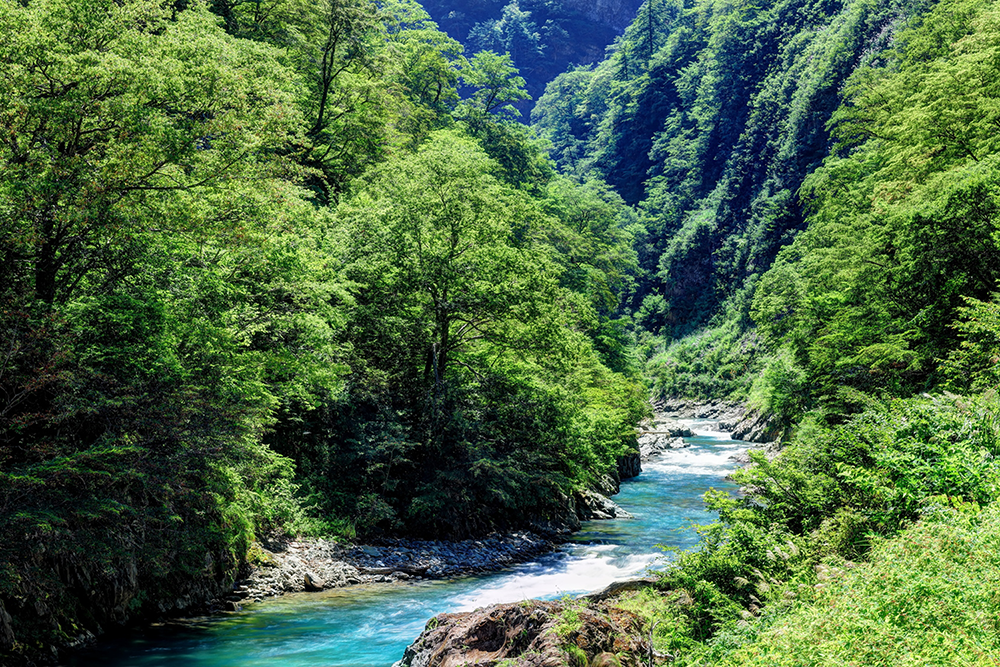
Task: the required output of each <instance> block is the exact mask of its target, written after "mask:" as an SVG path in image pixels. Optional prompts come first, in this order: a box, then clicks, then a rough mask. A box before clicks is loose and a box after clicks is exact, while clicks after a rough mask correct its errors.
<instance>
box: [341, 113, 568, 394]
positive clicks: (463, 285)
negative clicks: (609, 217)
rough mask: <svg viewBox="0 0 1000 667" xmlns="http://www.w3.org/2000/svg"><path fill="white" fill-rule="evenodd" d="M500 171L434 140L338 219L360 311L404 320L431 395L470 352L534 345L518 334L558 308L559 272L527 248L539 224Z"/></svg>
mask: <svg viewBox="0 0 1000 667" xmlns="http://www.w3.org/2000/svg"><path fill="white" fill-rule="evenodd" d="M493 169H494V167H493V163H492V162H491V161H490V160H489V158H488V157H487V156H486V155H485V153H483V152H482V151H481V150H480V149H479V148H478V147H477V146H476V145H475V144H474V143H473V142H471V141H470V140H468V139H465V138H463V137H461V136H460V135H458V134H456V133H454V132H439V133H435V134H434V135H432V137H431V139H430V140H429V142H428V143H427V144H426V145H425V146H423V147H422V148H421V149H420V150H419V151H418V152H417V154H416V155H413V156H406V157H402V158H400V159H397V160H394V161H392V162H391V163H388V164H387V165H386V166H385V167H383V168H380V169H378V170H376V171H375V172H373V173H372V174H371V176H370V178H369V179H368V184H367V185H366V187H364V188H362V189H359V190H358V192H356V193H355V194H354V195H353V196H352V197H351V199H350V201H348V202H346V203H345V205H344V206H343V207H342V208H341V209H340V216H341V217H342V219H344V221H345V230H347V234H348V238H349V239H351V250H350V255H349V259H348V269H347V275H348V277H349V278H350V279H351V280H352V281H354V282H356V283H358V284H359V285H360V286H362V292H361V293H360V294H359V299H363V300H364V301H366V302H368V303H370V304H371V306H372V307H375V308H378V309H379V310H380V311H381V312H382V313H383V316H387V317H393V318H402V319H403V321H404V322H405V323H404V324H402V325H401V326H400V329H401V330H405V331H407V332H408V335H409V336H411V337H412V338H411V340H412V341H413V342H412V343H411V345H413V346H417V347H419V348H422V349H419V353H418V354H419V355H420V365H421V366H422V369H423V376H424V378H425V380H428V381H431V382H433V383H434V384H440V383H442V382H443V381H444V380H445V379H446V377H447V375H448V373H449V370H450V369H451V367H452V366H453V365H455V364H456V363H460V362H461V361H462V359H461V352H462V351H464V350H467V349H468V348H469V347H470V346H471V345H474V344H477V343H489V344H490V345H492V346H494V347H497V348H499V349H504V348H510V347H512V346H513V345H514V344H515V342H518V343H521V344H529V345H530V342H529V341H528V340H526V339H520V340H519V338H518V330H519V329H520V328H521V325H520V324H519V323H520V322H524V323H528V322H536V321H544V320H545V318H544V315H543V314H544V310H545V304H547V303H548V304H551V302H552V300H553V298H554V297H553V289H554V287H555V280H554V275H553V269H552V267H551V266H549V265H547V263H546V262H545V261H544V258H543V257H541V256H539V255H538V254H537V253H536V252H534V250H533V249H532V247H531V241H530V239H531V235H532V232H533V228H534V227H536V226H537V221H538V220H539V219H540V213H539V212H538V211H537V209H536V208H535V207H534V206H533V204H532V203H531V202H530V200H529V199H528V198H527V197H526V196H525V195H523V194H521V193H519V192H517V191H516V190H514V189H513V188H510V187H509V186H505V185H503V184H502V183H500V182H498V181H497V180H496V178H495V177H494V176H493V175H492V174H491V172H492V171H493ZM387 302H388V303H391V304H392V305H391V306H389V308H388V310H386V306H387V305H388V303H387ZM385 352H386V353H388V354H390V355H396V354H397V352H396V351H393V350H386V351H385Z"/></svg>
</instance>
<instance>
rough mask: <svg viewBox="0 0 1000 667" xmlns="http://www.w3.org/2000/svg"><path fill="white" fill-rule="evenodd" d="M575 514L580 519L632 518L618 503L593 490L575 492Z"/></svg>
mask: <svg viewBox="0 0 1000 667" xmlns="http://www.w3.org/2000/svg"><path fill="white" fill-rule="evenodd" d="M576 515H577V516H578V517H580V520H581V521H592V520H595V519H632V518H634V517H633V516H632V515H631V514H629V513H628V512H626V511H625V510H624V509H622V508H621V507H620V506H619V505H618V503H616V502H615V501H613V500H611V499H610V498H608V497H607V496H602V495H601V494H599V493H595V492H594V491H581V492H580V493H577V494H576Z"/></svg>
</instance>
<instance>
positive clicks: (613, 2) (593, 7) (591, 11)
mask: <svg viewBox="0 0 1000 667" xmlns="http://www.w3.org/2000/svg"><path fill="white" fill-rule="evenodd" d="M642 3H643V0H563V5H564V6H565V7H566V8H567V9H571V10H574V11H577V12H580V13H581V14H583V15H584V16H586V17H587V18H588V19H590V20H591V21H594V22H595V23H600V24H601V25H604V26H607V27H609V28H611V29H613V30H615V31H616V32H622V31H623V30H625V28H627V27H628V25H629V23H631V22H632V19H634V18H635V14H636V12H637V11H638V10H639V7H641V6H642Z"/></svg>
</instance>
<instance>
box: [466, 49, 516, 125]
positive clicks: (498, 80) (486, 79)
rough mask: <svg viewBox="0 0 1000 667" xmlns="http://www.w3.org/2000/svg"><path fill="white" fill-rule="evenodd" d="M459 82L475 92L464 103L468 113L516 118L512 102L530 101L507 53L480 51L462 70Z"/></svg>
mask: <svg viewBox="0 0 1000 667" xmlns="http://www.w3.org/2000/svg"><path fill="white" fill-rule="evenodd" d="M462 81H463V83H465V85H466V86H469V87H470V88H474V89H475V91H474V92H473V93H472V96H471V98H470V99H469V101H468V102H467V103H468V105H469V107H470V109H471V110H477V111H481V112H483V113H487V114H491V113H498V114H499V115H501V116H506V117H511V118H516V117H517V116H520V113H519V112H518V111H517V109H515V108H514V107H513V106H512V103H513V102H517V101H518V100H526V99H530V96H529V95H528V92H527V91H526V90H524V79H523V78H522V77H521V76H520V75H519V74H518V72H517V68H516V67H514V63H513V61H512V60H511V58H510V55H508V54H504V55H498V54H496V53H494V52H493V51H480V52H479V53H477V54H476V55H475V56H474V57H473V58H472V60H470V61H469V64H468V65H467V66H466V67H465V68H464V69H463V70H462Z"/></svg>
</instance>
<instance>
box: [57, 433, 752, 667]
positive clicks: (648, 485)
mask: <svg viewBox="0 0 1000 667" xmlns="http://www.w3.org/2000/svg"><path fill="white" fill-rule="evenodd" d="M688 423H690V424H691V429H692V430H693V431H694V432H695V434H696V435H695V436H694V437H691V438H685V440H687V442H689V443H690V445H691V446H690V447H688V448H685V449H677V450H670V451H668V452H665V453H664V454H663V455H661V456H659V457H658V458H655V459H653V460H650V461H646V462H644V463H643V471H642V474H640V475H639V476H638V477H636V478H634V479H631V480H626V481H625V482H623V483H622V485H621V492H620V493H619V494H618V495H617V496H615V501H616V502H617V503H618V504H619V505H621V506H622V507H624V508H625V509H626V510H628V511H629V512H631V513H632V514H633V515H634V516H635V518H634V519H631V520H615V521H590V522H586V523H584V524H583V529H582V530H581V531H580V532H578V533H577V534H575V535H574V536H573V539H572V541H571V542H569V543H568V544H566V545H563V546H562V547H560V549H559V550H558V551H555V552H553V553H550V554H546V555H544V556H541V557H539V558H538V559H537V560H535V561H533V562H530V563H525V564H522V565H519V566H516V567H513V568H511V569H509V570H504V571H501V572H495V573H492V574H487V575H481V576H475V577H465V578H462V579H457V580H451V581H420V582H407V583H394V584H377V585H370V586H355V587H351V588H342V589H336V590H331V591H324V592H322V593H297V594H291V595H286V596H284V597H281V598H276V599H272V600H265V601H263V602H260V603H258V604H253V605H247V607H246V610H245V611H243V612H238V613H234V614H229V615H226V616H220V617H211V618H204V619H194V620H189V621H185V622H183V623H171V624H166V625H161V626H155V627H151V628H148V629H146V630H143V631H141V632H139V633H137V634H134V635H132V636H130V637H129V638H128V639H127V640H105V641H102V642H100V643H99V644H98V645H96V646H95V647H93V648H91V649H88V650H86V651H84V652H81V653H80V654H78V655H76V656H74V657H73V658H72V659H71V660H70V662H68V663H67V664H68V665H71V666H72V667H98V666H100V667H126V666H128V667H154V666H156V667H165V666H168V665H169V666H175V665H176V666H180V665H185V666H186V665H193V666H197V667H249V666H251V665H253V666H263V665H268V666H269V667H271V666H280V667H306V666H309V667H318V666H320V665H322V666H323V667H389V665H391V664H392V663H393V662H395V661H396V660H398V659H399V658H400V657H402V655H403V650H404V649H405V648H406V646H407V645H408V644H409V643H410V642H411V641H413V639H415V638H416V636H417V635H418V634H420V632H421V630H423V627H424V624H425V623H426V622H427V620H428V619H429V618H430V617H432V616H434V615H435V614H438V613H441V612H448V611H464V610H471V609H475V608H477V607H482V606H485V605H488V604H492V603H496V602H514V601H518V600H523V599H527V598H540V599H556V598H559V597H562V596H565V595H578V594H581V593H586V592H589V591H594V590H598V589H601V588H603V587H605V586H606V585H608V584H609V583H611V582H612V581H615V580H619V579H627V578H630V577H635V576H638V575H641V574H642V573H643V572H645V571H646V569H647V568H649V567H657V566H662V565H664V564H665V562H666V561H667V560H669V558H670V556H669V548H681V549H685V548H690V547H693V546H695V545H696V544H697V540H698V538H697V534H696V533H695V531H694V530H693V529H692V527H691V525H692V523H707V522H709V521H711V520H712V516H711V514H710V513H709V512H707V511H706V510H705V509H704V506H703V504H702V500H701V496H702V494H703V493H705V491H706V490H708V489H709V488H716V489H727V490H735V486H734V485H733V484H732V483H731V482H728V481H726V480H725V475H726V474H727V473H728V472H730V471H731V470H732V469H733V465H734V464H733V462H732V461H731V460H730V457H731V456H732V455H733V454H735V453H736V452H737V451H739V450H740V449H742V448H744V447H746V443H742V442H737V441H733V440H729V439H728V436H727V434H724V433H719V432H716V431H714V422H709V421H692V422H688ZM663 547H668V551H664V549H663Z"/></svg>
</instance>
